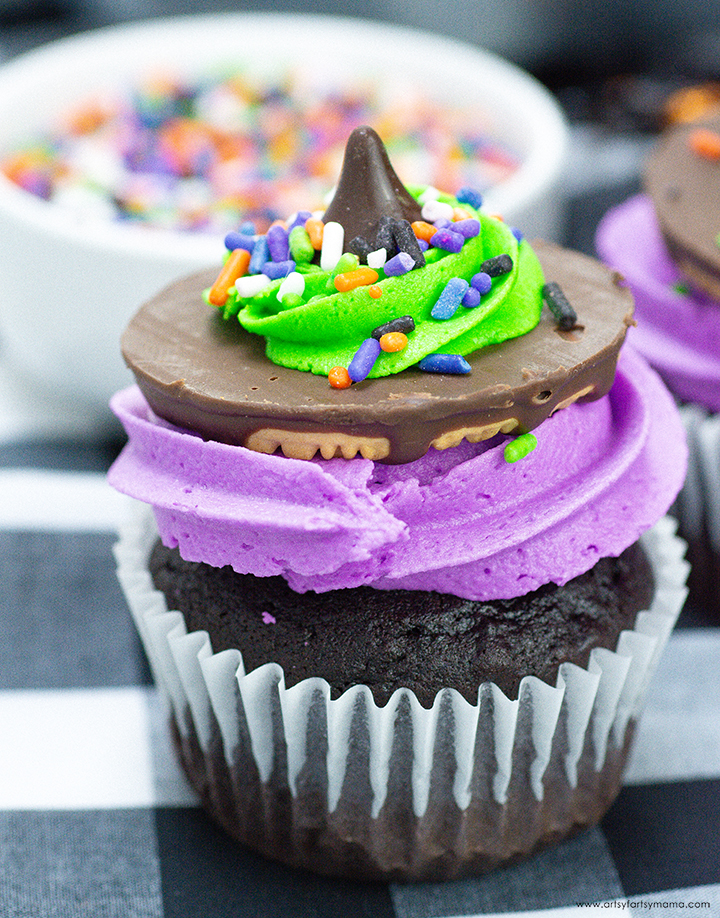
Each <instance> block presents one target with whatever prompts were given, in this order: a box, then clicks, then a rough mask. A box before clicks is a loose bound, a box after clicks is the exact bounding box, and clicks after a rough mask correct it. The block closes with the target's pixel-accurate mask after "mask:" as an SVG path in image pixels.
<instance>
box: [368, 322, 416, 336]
mask: <svg viewBox="0 0 720 918" xmlns="http://www.w3.org/2000/svg"><path fill="white" fill-rule="evenodd" d="M412 331H415V319H413V317H412V316H400V317H399V318H397V319H392V320H391V321H390V322H386V323H385V324H384V325H378V327H377V328H375V329H373V333H372V336H373V338H377V339H378V340H379V339H380V338H382V336H383V335H389V334H391V333H392V332H403V333H404V334H407V333H408V332H412Z"/></svg>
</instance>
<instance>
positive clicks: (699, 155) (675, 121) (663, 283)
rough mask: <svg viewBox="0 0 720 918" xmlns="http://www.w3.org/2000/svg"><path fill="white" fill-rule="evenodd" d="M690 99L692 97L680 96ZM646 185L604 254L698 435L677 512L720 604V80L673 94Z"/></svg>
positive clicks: (701, 591)
mask: <svg viewBox="0 0 720 918" xmlns="http://www.w3.org/2000/svg"><path fill="white" fill-rule="evenodd" d="M682 103H684V104H682ZM665 111H666V115H667V121H668V123H667V124H666V126H665V129H664V131H663V133H662V136H661V137H660V138H659V140H658V141H657V143H656V144H654V145H653V147H652V149H651V150H650V152H649V153H648V156H647V159H646V162H645V165H644V170H643V188H642V190H641V191H640V192H638V193H637V194H635V195H632V196H631V197H629V198H628V199H627V200H626V201H624V202H622V203H621V204H618V205H617V206H615V207H613V208H611V209H610V210H609V211H608V213H607V214H606V215H605V216H604V218H603V219H602V221H601V222H600V224H599V226H598V230H597V236H596V244H597V250H598V253H599V255H600V257H601V258H602V259H603V260H604V261H605V262H607V263H608V264H609V265H611V266H612V267H614V268H616V269H617V270H618V271H620V272H621V274H622V275H623V277H624V278H625V280H626V282H627V283H628V285H629V286H630V289H631V290H632V292H633V294H634V296H635V301H636V319H637V323H638V324H637V327H636V328H634V329H632V330H631V332H630V334H629V340H630V341H632V342H633V343H634V345H635V346H636V347H637V348H638V349H639V350H640V351H641V353H643V354H644V355H645V357H646V358H647V359H648V361H649V362H650V363H651V364H652V365H653V366H654V367H655V368H656V369H657V370H658V372H659V373H660V374H661V376H662V377H663V379H664V380H665V382H666V383H667V385H668V386H669V388H670V389H671V391H672V392H673V393H674V394H675V395H676V397H677V398H678V400H679V401H680V402H681V403H682V416H683V419H684V421H685V425H686V428H687V432H688V439H689V443H690V463H689V471H688V477H687V480H686V483H685V486H684V488H683V491H682V493H681V495H680V498H679V500H678V504H677V507H676V512H677V514H678V517H679V519H680V523H681V531H682V533H683V535H684V537H685V538H686V539H687V541H688V543H689V556H690V559H691V561H692V565H693V571H692V574H691V578H690V583H691V598H690V602H691V603H693V604H694V605H696V606H698V607H699V608H702V609H712V610H714V612H715V614H717V613H718V612H719V611H720V487H719V485H720V481H719V473H720V418H719V417H718V411H720V245H719V237H718V221H717V214H718V212H719V211H720V108H718V104H717V94H716V93H713V89H712V87H708V88H707V89H706V90H705V92H702V93H701V92H700V91H696V92H693V93H689V92H685V93H682V94H677V95H675V96H674V97H672V98H670V99H669V100H668V101H667V103H666V108H665Z"/></svg>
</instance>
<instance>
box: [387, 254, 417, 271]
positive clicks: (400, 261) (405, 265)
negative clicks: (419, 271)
mask: <svg viewBox="0 0 720 918" xmlns="http://www.w3.org/2000/svg"><path fill="white" fill-rule="evenodd" d="M414 267H415V259H414V258H413V257H412V255H408V253H407V252H398V253H397V255H393V257H392V258H390V259H388V260H387V261H386V262H385V264H384V265H383V271H384V272H385V274H386V275H387V276H388V277H399V276H400V275H401V274H407V272H408V271H412V269H413V268H414Z"/></svg>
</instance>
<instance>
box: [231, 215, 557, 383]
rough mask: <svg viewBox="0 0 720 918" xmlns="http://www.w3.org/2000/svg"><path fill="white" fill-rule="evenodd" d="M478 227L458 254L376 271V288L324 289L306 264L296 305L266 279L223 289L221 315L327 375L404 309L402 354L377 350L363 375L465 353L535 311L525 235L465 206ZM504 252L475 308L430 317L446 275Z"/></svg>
mask: <svg viewBox="0 0 720 918" xmlns="http://www.w3.org/2000/svg"><path fill="white" fill-rule="evenodd" d="M462 207H463V208H465V209H466V210H469V211H471V212H473V215H474V216H475V217H476V218H477V219H478V220H479V221H480V227H481V228H480V233H479V234H478V235H477V236H475V237H473V238H470V239H468V240H466V241H465V243H464V245H463V247H462V249H461V251H460V252H458V253H456V254H455V253H448V252H446V251H444V250H442V249H439V248H433V247H431V248H430V249H429V250H428V251H427V252H426V253H425V259H426V264H425V266H424V267H421V268H415V269H414V270H412V271H409V272H408V273H407V274H403V275H401V276H399V277H386V276H385V275H384V273H383V271H382V270H380V271H379V279H378V281H377V284H378V286H379V287H380V289H381V290H382V295H381V296H380V297H378V298H377V299H374V298H373V297H371V296H370V294H369V292H368V288H367V287H357V288H355V289H353V290H349V291H347V292H343V293H340V292H333V293H327V287H328V279H329V278H330V274H329V272H327V271H323V270H321V269H320V268H319V267H318V266H316V265H313V264H299V265H298V266H297V268H296V270H298V271H299V272H300V273H303V274H304V275H305V290H304V293H303V295H302V300H301V301H300V302H297V303H294V302H292V301H291V305H289V306H288V305H287V301H286V304H283V303H282V302H280V301H279V300H278V297H277V293H278V289H279V287H280V284H281V281H280V280H277V281H273V282H271V283H270V284H269V285H268V286H267V287H265V288H264V289H263V290H262V291H261V292H260V293H258V294H256V295H255V296H253V297H250V298H247V299H241V298H239V297H238V296H233V295H232V294H231V296H230V298H229V300H228V303H227V305H226V306H225V315H226V317H229V316H231V315H233V314H236V315H237V318H238V321H239V322H240V324H241V325H242V326H243V328H245V329H246V330H247V331H248V332H252V333H253V334H258V335H262V336H264V337H265V339H266V342H267V346H266V353H267V356H268V358H269V359H270V360H271V361H273V362H274V363H276V364H279V365H281V366H286V367H291V368H294V369H297V370H303V371H307V372H311V373H317V374H324V375H326V374H327V373H328V372H329V371H330V370H331V369H332V368H333V367H335V366H348V365H349V363H350V361H351V360H352V358H353V356H354V354H355V352H356V351H357V349H358V347H359V346H360V345H361V344H362V342H363V340H365V339H366V338H369V337H370V336H371V334H372V332H373V330H374V329H375V328H377V327H378V326H381V325H383V324H385V323H387V322H390V321H392V320H393V319H396V318H398V317H399V316H403V315H411V316H412V317H413V319H414V321H415V330H414V331H413V332H411V333H410V334H409V336H408V344H407V347H405V348H404V349H403V350H402V351H397V352H395V353H384V352H383V353H381V354H380V356H379V358H378V359H377V361H376V362H375V365H374V367H373V369H372V371H371V372H370V377H379V376H388V375H391V374H394V373H399V372H401V371H402V370H405V369H407V368H408V367H410V366H413V365H414V364H416V363H418V362H419V361H420V360H421V359H422V358H423V357H425V356H427V355H429V354H434V353H452V354H459V355H461V356H465V355H467V354H469V353H472V352H473V351H476V350H478V349H479V348H481V347H485V346H487V345H491V344H497V343H499V342H501V341H505V340H507V339H509V338H514V337H517V336H518V335H523V334H526V333H527V332H529V331H530V330H531V329H532V328H534V327H535V326H536V325H537V323H538V321H539V319H540V312H541V309H542V297H541V288H542V285H543V283H544V279H543V273H542V268H541V267H540V263H539V262H538V259H537V257H536V255H535V253H534V252H533V250H532V248H531V247H530V245H529V244H528V243H527V242H526V241H524V240H523V241H521V242H518V240H517V239H516V237H515V235H514V234H513V233H512V231H511V230H510V228H509V227H508V226H507V225H506V224H504V223H503V222H501V221H500V220H497V219H495V218H493V217H490V216H488V215H487V214H484V213H481V212H477V211H473V210H472V208H469V207H468V205H467V204H463V205H462ZM499 254H508V255H510V257H511V258H512V261H513V268H512V270H511V271H510V272H509V273H508V274H505V275H502V276H500V277H497V278H494V279H493V282H492V289H491V290H490V292H489V293H487V294H485V295H484V296H483V297H482V298H481V301H480V304H479V305H478V306H476V307H474V308H465V307H463V306H460V307H459V308H458V309H457V311H456V313H455V315H454V316H453V317H452V318H451V319H448V320H437V319H434V318H433V317H432V316H431V311H432V308H433V306H434V304H435V303H436V301H437V300H438V298H439V296H440V294H441V293H442V291H443V289H444V288H445V286H446V284H447V283H448V281H449V280H450V279H451V278H453V277H461V278H464V279H465V280H467V281H468V282H469V281H470V280H471V278H472V277H473V275H475V274H476V273H477V272H478V271H479V270H480V266H481V264H482V263H483V262H484V261H485V260H486V259H489V258H492V257H493V256H495V255H499Z"/></svg>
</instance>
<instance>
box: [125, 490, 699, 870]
mask: <svg viewBox="0 0 720 918" xmlns="http://www.w3.org/2000/svg"><path fill="white" fill-rule="evenodd" d="M156 538H157V530H156V528H155V524H154V519H153V516H152V513H151V511H150V509H149V508H146V507H139V509H138V514H137V517H136V518H135V519H133V520H131V521H130V522H128V524H127V525H126V526H125V528H124V530H123V532H122V533H121V538H120V541H119V543H118V545H117V546H116V558H117V563H118V577H119V580H120V583H121V585H122V587H123V590H124V592H125V595H126V597H127V600H128V603H129V606H130V608H131V610H132V614H133V616H134V619H135V622H136V624H137V627H138V630H139V632H140V635H141V637H142V640H143V643H144V646H145V648H146V651H147V654H148V658H149V660H150V664H151V667H152V670H153V674H154V677H155V680H156V683H157V685H158V686H159V688H160V689H161V691H162V692H163V693H164V694H165V695H166V697H167V700H168V703H169V708H170V714H171V720H172V722H173V724H174V729H175V730H176V742H177V745H178V748H179V753H180V756H181V759H182V761H183V764H184V766H185V768H186V770H187V772H188V774H189V776H190V778H191V780H192V781H193V783H194V784H195V786H196V787H197V788H198V790H199V791H200V793H201V796H202V797H203V801H204V803H205V805H206V806H207V808H208V809H209V810H210V811H211V813H212V814H213V815H214V816H215V818H216V819H218V820H219V821H220V822H221V823H222V824H223V825H224V826H225V828H227V829H228V831H230V832H231V833H232V834H233V835H235V836H236V837H237V838H239V839H241V840H242V841H243V842H245V843H247V844H249V845H251V846H252V847H255V848H257V849H258V850H260V851H263V852H264V853H266V854H269V855H270V856H272V857H276V858H279V859H281V860H283V861H285V862H287V863H290V864H297V865H301V866H304V867H309V868H311V869H314V870H319V871H321V872H326V873H336V874H345V875H353V876H367V877H385V878H389V877H395V878H402V879H423V878H425V879H429V878H442V877H448V876H456V875H460V874H463V873H467V872H475V871H479V870H484V869H489V868H491V867H493V866H495V865H496V864H497V863H500V862H503V861H507V860H509V859H512V858H514V857H517V856H521V855H524V854H527V853H529V852H530V851H531V850H533V849H534V848H536V847H538V846H539V845H541V844H545V843H547V842H549V841H552V840H554V839H555V838H558V837H562V836H564V835H567V834H568V833H569V832H571V831H573V830H574V829H576V828H579V827H581V826H584V825H589V824H592V823H594V822H596V821H597V820H598V819H599V818H600V816H601V815H602V814H603V812H604V811H605V810H606V809H607V807H608V806H609V804H610V802H611V801H612V799H613V798H614V796H615V795H616V793H617V791H618V789H619V786H620V781H621V775H622V769H623V766H624V763H625V759H626V756H627V752H628V748H629V742H630V738H631V735H632V730H633V726H634V723H635V721H636V719H637V717H638V715H639V713H640V710H641V708H642V704H643V701H644V697H645V693H646V690H647V687H648V683H649V682H650V679H651V677H652V674H653V672H654V670H655V667H656V664H657V661H658V658H659V656H660V654H661V653H662V650H663V647H664V646H665V643H666V641H667V638H668V636H669V634H670V632H671V630H672V628H673V625H674V624H675V621H676V619H677V616H678V614H679V612H680V609H681V608H682V605H683V602H684V600H685V596H686V588H685V581H686V578H687V573H688V565H687V562H685V560H684V557H683V556H684V550H685V544H684V542H683V541H682V540H680V539H679V538H677V537H676V535H675V523H674V521H673V520H671V519H670V518H665V519H663V520H661V521H660V522H659V523H658V524H657V525H656V526H655V527H654V528H653V530H652V531H650V532H648V533H646V534H645V535H644V536H643V537H642V541H643V545H644V547H645V549H646V551H647V553H648V556H649V558H650V561H651V564H652V567H653V571H654V574H655V582H656V588H655V596H654V599H653V602H652V605H651V607H650V609H648V610H647V611H644V612H641V613H640V614H639V615H638V617H637V621H636V624H635V627H634V629H633V630H632V631H624V632H623V633H622V634H621V635H620V638H619V640H618V644H617V648H616V650H615V651H609V650H605V649H595V650H593V651H592V653H591V656H590V661H589V664H588V666H587V667H586V668H584V669H583V668H581V667H578V666H575V665H573V664H563V665H562V666H561V667H560V671H559V674H558V678H557V684H556V685H555V686H551V685H548V684H547V683H545V682H542V681H541V680H540V679H537V678H536V677H533V676H527V677H525V678H524V679H523V680H522V682H521V685H520V690H519V695H518V698H517V699H516V700H510V699H508V698H507V697H506V696H505V695H504V694H503V693H502V692H501V691H500V689H499V688H498V687H497V686H495V685H493V684H491V683H485V684H483V685H482V686H481V687H480V689H479V692H478V701H477V704H475V705H472V704H470V703H468V702H467V701H466V700H465V699H464V698H463V697H462V696H461V695H460V694H459V693H458V692H456V691H455V690H454V689H452V688H446V689H443V690H441V691H440V692H439V693H438V695H437V697H436V699H435V703H434V704H433V706H432V707H431V708H430V709H425V708H423V707H422V706H421V705H420V704H419V702H418V701H417V699H416V697H415V695H414V694H413V693H412V692H411V691H409V690H407V689H399V690H398V691H396V692H395V693H394V694H393V696H392V697H391V699H390V700H389V701H388V703H387V704H386V705H385V706H384V707H378V706H377V705H376V704H375V702H374V700H373V697H372V694H371V692H370V689H369V688H367V687H366V686H355V687H353V688H351V689H348V690H347V691H346V692H345V693H344V694H343V695H342V696H341V697H339V698H337V699H331V698H330V687H329V685H328V684H327V682H325V680H323V679H320V678H316V679H306V680H304V681H302V682H300V683H298V684H297V685H295V686H293V687H291V688H286V687H285V680H284V675H283V671H282V669H281V668H280V666H278V665H277V664H273V663H269V664H266V665H264V666H260V667H258V668H257V669H255V670H254V671H252V672H250V673H245V670H244V667H243V661H242V655H241V653H240V652H239V651H235V650H225V651H222V652H220V653H213V651H212V648H211V645H210V640H209V638H208V635H207V633H206V632H204V631H198V632H194V633H187V630H186V627H185V622H184V620H183V616H182V615H181V614H180V613H179V612H175V611H168V609H167V607H166V605H165V599H164V596H163V594H162V593H160V592H158V591H157V590H155V589H154V587H153V584H152V581H151V578H150V574H149V573H148V570H147V559H148V555H149V552H150V550H151V548H152V545H153V544H154V541H155V539H156Z"/></svg>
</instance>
